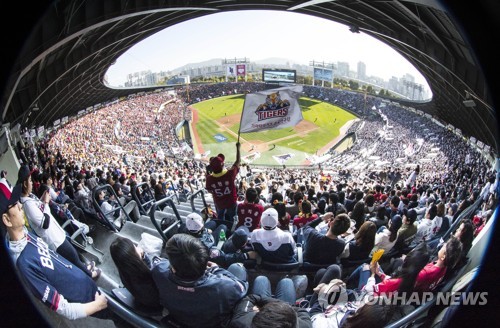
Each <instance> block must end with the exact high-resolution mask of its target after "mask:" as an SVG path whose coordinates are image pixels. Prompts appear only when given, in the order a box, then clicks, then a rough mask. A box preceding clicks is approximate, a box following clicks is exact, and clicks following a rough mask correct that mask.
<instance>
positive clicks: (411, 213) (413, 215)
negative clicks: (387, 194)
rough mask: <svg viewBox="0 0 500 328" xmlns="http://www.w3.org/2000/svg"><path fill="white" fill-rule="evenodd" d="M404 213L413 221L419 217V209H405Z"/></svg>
mask: <svg viewBox="0 0 500 328" xmlns="http://www.w3.org/2000/svg"><path fill="white" fill-rule="evenodd" d="M403 215H404V216H406V217H407V218H408V219H409V220H410V221H411V222H415V220H416V219H417V211H415V210H414V209H406V208H405V209H404V210H403Z"/></svg>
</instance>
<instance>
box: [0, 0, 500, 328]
mask: <svg viewBox="0 0 500 328" xmlns="http://www.w3.org/2000/svg"><path fill="white" fill-rule="evenodd" d="M12 5H13V6H14V9H17V10H18V11H19V12H20V11H21V10H22V12H23V21H22V24H18V25H12V23H11V22H7V21H6V22H5V23H4V28H5V30H6V31H9V33H7V34H8V37H9V40H7V39H6V40H5V42H4V43H5V45H6V47H5V53H6V54H5V55H6V56H7V57H6V58H4V62H3V63H4V66H5V67H6V69H5V71H4V73H5V74H4V75H5V80H4V84H3V85H2V86H3V88H2V89H3V97H2V98H1V99H2V106H1V107H0V108H1V109H2V117H1V121H2V132H1V134H0V140H1V143H0V145H1V153H0V171H1V172H0V212H1V215H2V224H1V225H0V226H1V229H0V231H1V232H2V238H4V239H3V240H4V242H3V243H1V245H0V251H1V257H0V258H1V260H2V264H1V267H2V274H3V275H2V278H3V279H2V292H3V293H4V295H5V301H4V302H2V305H1V306H0V309H1V310H2V319H1V322H2V324H1V325H2V326H3V327H33V326H36V327H67V328H86V327H110V328H112V327H116V328H142V327H148V328H153V327H158V328H163V327H166V328H170V327H175V328H178V327H183V328H184V327H191V328H198V327H199V328H205V327H207V328H212V327H213V328H216V327H269V326H275V327H283V328H285V327H300V328H302V327H313V328H323V327H389V328H396V327H421V328H423V327H457V326H461V325H463V323H464V322H480V323H481V324H483V325H485V326H497V325H498V324H497V322H498V321H497V320H496V316H497V315H498V313H500V312H499V311H496V309H497V308H498V307H497V303H498V301H497V300H496V299H495V298H494V295H495V294H494V289H493V288H494V286H496V285H495V282H496V281H497V280H498V279H497V277H496V274H495V273H496V272H498V271H497V269H498V261H497V260H496V257H497V256H496V255H497V254H496V244H497V243H498V242H499V241H498V238H497V237H496V235H495V234H494V232H495V230H498V229H497V228H498V227H497V225H498V222H497V219H498V210H499V204H498V200H499V198H500V197H499V194H500V183H499V181H498V180H499V178H500V160H499V158H500V157H499V150H500V147H499V143H498V140H499V139H498V121H497V112H496V107H497V106H498V105H499V103H498V99H497V98H498V97H497V94H496V93H495V92H494V90H493V89H490V88H491V86H492V85H493V83H494V81H493V78H495V79H497V78H498V76H494V74H492V73H491V70H487V69H485V68H488V67H490V66H488V65H491V62H489V61H488V60H489V58H490V57H489V56H491V55H495V54H497V53H498V49H497V48H494V47H493V46H492V45H494V44H496V42H495V41H496V40H495V35H494V33H493V34H492V33H491V31H495V30H498V28H499V26H498V22H499V20H498V17H497V15H498V13H499V12H498V10H496V9H498V6H495V5H494V4H492V3H490V0H482V1H478V2H475V3H474V4H467V5H465V4H459V3H457V2H456V1H432V0H431V1H424V2H422V1H413V0H410V1H401V0H393V1H367V0H360V1H305V2H304V1H292V0H290V1H282V0H271V1H265V2H262V1H231V0H229V1H189V2H182V1H166V2H165V1H148V2H144V1H125V2H123V1H122V2H117V1H112V0H104V1H75V0H66V1H48V4H45V3H44V2H43V1H42V2H37V3H36V4H35V3H33V4H30V8H29V9H30V10H27V9H26V8H24V7H26V6H25V4H22V3H12ZM22 6H24V7H22ZM37 9H40V10H39V11H38V10H37ZM9 10H12V9H9ZM259 10H262V11H264V10H272V11H273V12H277V11H281V12H286V13H293V14H301V15H309V16H313V17H316V18H321V19H326V20H330V21H332V22H337V23H340V24H343V25H345V27H346V28H348V29H349V31H351V32H352V33H354V34H358V33H363V34H366V35H368V36H371V37H372V38H374V39H376V40H377V41H380V42H383V43H385V44H386V45H388V46H389V47H391V48H392V49H394V50H395V51H396V52H397V53H399V54H400V55H401V56H402V57H403V58H404V59H406V60H407V61H408V62H409V63H410V64H412V65H413V66H414V67H415V68H416V69H417V70H418V72H420V73H421V74H422V76H423V77H424V78H425V80H426V82H427V83H428V86H429V88H430V90H431V93H432V97H431V98H430V99H423V98H422V97H420V98H418V97H417V98H415V97H410V96H409V95H410V94H411V93H412V92H411V91H413V96H414V95H415V93H416V92H417V93H418V91H419V90H420V93H421V92H422V89H421V88H420V86H419V85H417V84H416V83H414V82H412V81H409V80H407V79H405V80H404V81H403V80H402V81H403V82H401V83H402V85H403V87H404V88H405V89H404V90H403V91H404V92H406V93H405V94H403V93H404V92H403V93H399V92H392V93H390V92H388V91H387V92H385V90H383V89H382V88H381V87H380V84H381V82H380V81H378V80H376V79H372V81H368V82H367V85H368V86H367V85H364V86H363V87H361V86H359V83H358V82H360V81H361V79H356V78H354V77H351V76H349V72H347V73H346V74H345V75H344V76H343V77H345V79H346V81H342V80H341V79H339V80H335V83H334V76H333V72H334V71H333V65H331V67H330V68H328V67H329V66H328V65H325V63H324V62H322V63H315V61H314V60H313V61H312V64H311V65H310V66H314V67H309V70H308V73H306V74H305V76H301V78H300V79H299V78H298V72H299V70H298V69H297V70H296V69H295V67H294V68H293V69H291V67H292V66H291V65H288V66H287V68H283V67H274V66H273V65H272V64H268V63H266V64H265V66H264V67H263V68H261V67H260V66H259V68H255V67H257V65H256V64H255V63H252V62H250V60H248V58H247V57H245V58H243V59H238V58H235V59H234V60H233V59H229V60H228V59H223V60H221V62H220V63H217V64H215V65H214V66H213V67H216V68H214V69H213V70H212V69H211V68H210V69H207V72H211V73H214V72H213V71H216V72H215V73H216V75H217V74H218V75H217V76H216V77H215V78H214V76H208V74H205V73H206V72H205V71H203V70H202V69H201V68H200V69H198V68H197V69H194V68H191V67H188V66H189V65H187V66H186V68H185V71H184V72H188V73H186V74H185V75H184V76H180V75H179V76H177V75H175V76H170V77H171V79H170V80H169V79H168V78H169V76H168V74H170V73H171V72H161V74H164V75H163V77H164V80H162V81H164V82H161V83H159V82H158V83H157V84H155V83H156V82H152V81H153V78H152V77H151V76H152V74H149V73H151V72H149V73H147V74H146V73H145V74H144V75H141V74H142V73H141V74H139V73H135V74H129V75H128V76H127V79H128V82H131V81H133V80H134V79H135V80H134V81H136V80H138V79H142V78H144V81H145V83H144V84H143V85H132V83H129V84H126V86H124V87H123V86H122V87H113V86H111V85H110V84H109V83H108V80H107V76H108V75H107V72H108V70H109V69H110V68H112V67H113V65H115V64H116V63H117V60H118V59H119V58H120V56H122V55H124V54H126V53H127V51H129V50H131V49H132V48H133V46H134V45H137V44H139V43H140V42H142V41H145V40H147V39H148V38H149V37H151V36H153V35H155V34H156V33H158V32H160V31H162V30H164V29H167V28H173V27H179V26H183V25H182V23H184V22H187V21H191V20H196V19H201V18H203V17H208V16H209V15H214V16H216V15H218V14H230V13H234V12H235V11H259ZM291 17H292V16H291ZM477 21H480V22H481V24H472V23H475V22H477ZM274 23H276V22H274ZM283 23H285V22H283ZM286 23H287V24H290V23H293V19H291V21H287V22H286ZM7 24H8V25H7ZM478 25H480V26H478ZM207 28H208V27H207ZM273 29H274V26H273ZM193 33H196V32H193ZM273 33H274V32H273ZM18 34H19V36H18ZM354 34H353V35H354ZM210 41H211V42H225V40H223V38H218V36H217V35H214V38H213V40H212V39H211V40H210ZM301 42H303V43H302V44H300V45H299V46H304V47H311V48H312V50H311V53H313V52H314V47H320V46H321V45H310V44H308V43H306V41H301ZM277 44H278V43H277ZM161 46H162V47H167V48H168V49H170V50H171V51H172V52H175V51H176V50H175V49H176V48H175V46H176V44H175V41H174V40H172V42H171V43H168V42H167V44H162V45H161ZM280 46H282V47H283V45H280ZM285 48H286V47H285ZM203 50H204V49H202V48H197V47H196V44H195V43H193V48H192V49H191V51H200V52H202V51H203ZM285 50H287V51H288V50H289V49H288V48H287V49H285ZM365 51H370V50H365ZM11 52H12V54H11ZM485 54H487V56H486V55H485ZM207 56H208V55H207ZM497 57H498V56H497ZM250 70H252V72H251V73H252V74H255V75H254V76H259V78H258V79H254V78H253V77H252V78H251V79H250V78H249V79H248V81H247V75H246V74H247V73H248V72H249V71H250ZM195 71H196V72H198V73H196V74H198V75H199V76H198V75H196V74H195V73H193V72H195ZM202 71H203V72H204V73H202ZM159 74H160V73H159ZM228 74H229V78H228ZM231 74H232V75H231ZM301 74H302V73H301ZM195 75H196V76H195ZM146 77H147V78H146ZM224 77H225V79H224ZM395 79H396V78H393V79H391V81H392V82H394V80H395ZM146 80H147V81H146ZM193 80H194V81H193ZM169 81H173V82H172V83H169ZM128 82H127V83H128ZM365 82H366V81H365ZM363 83H364V82H363ZM419 88H420V89H419ZM387 89H388V90H389V88H387ZM391 90H393V89H391Z"/></svg>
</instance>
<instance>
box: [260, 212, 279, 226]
mask: <svg viewBox="0 0 500 328" xmlns="http://www.w3.org/2000/svg"><path fill="white" fill-rule="evenodd" d="M260 225H261V227H262V228H264V229H266V230H272V229H274V228H276V226H277V225H278V211H276V210H275V209H274V208H272V207H270V208H268V209H267V210H265V211H264V212H263V213H262V216H261V218H260Z"/></svg>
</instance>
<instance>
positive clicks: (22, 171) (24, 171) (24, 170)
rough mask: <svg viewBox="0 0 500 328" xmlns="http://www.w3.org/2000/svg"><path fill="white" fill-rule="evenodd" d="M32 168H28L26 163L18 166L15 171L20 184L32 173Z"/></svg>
mask: <svg viewBox="0 0 500 328" xmlns="http://www.w3.org/2000/svg"><path fill="white" fill-rule="evenodd" d="M33 171H34V170H30V169H29V167H28V165H23V166H21V167H20V168H19V172H18V173H17V183H16V184H22V183H23V182H24V181H26V180H27V179H28V177H29V176H30V175H31V173H33Z"/></svg>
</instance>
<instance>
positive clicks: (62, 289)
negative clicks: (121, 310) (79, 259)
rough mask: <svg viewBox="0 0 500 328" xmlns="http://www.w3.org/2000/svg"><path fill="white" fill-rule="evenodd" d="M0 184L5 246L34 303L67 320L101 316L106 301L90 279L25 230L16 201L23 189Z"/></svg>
mask: <svg viewBox="0 0 500 328" xmlns="http://www.w3.org/2000/svg"><path fill="white" fill-rule="evenodd" d="M0 184H1V186H0V215H1V217H2V220H1V221H2V227H1V228H2V231H5V230H4V229H6V231H7V234H6V236H5V239H4V241H5V246H6V247H7V248H8V251H9V254H10V256H11V258H12V261H13V263H14V264H15V265H16V267H17V269H18V270H19V272H20V273H21V274H22V275H23V276H24V281H25V282H26V283H27V285H28V287H29V290H31V292H32V293H33V295H34V296H35V297H36V299H38V300H40V301H41V302H42V303H43V304H45V305H47V306H48V307H50V309H52V310H54V311H55V312H56V313H58V314H60V315H62V316H64V317H66V318H68V319H70V320H74V319H79V318H84V317H87V316H90V315H95V316H98V315H101V314H104V312H101V311H102V310H104V309H105V308H106V307H107V299H106V297H105V296H104V295H102V294H100V293H99V292H98V290H97V285H96V284H95V282H94V281H93V280H92V279H91V278H90V277H89V275H88V274H87V273H86V272H84V271H82V270H81V269H80V268H79V267H77V266H76V265H74V264H73V263H71V262H70V261H68V260H67V259H66V258H64V257H63V256H62V255H60V254H57V253H56V252H54V251H52V250H51V249H50V248H49V245H47V243H45V242H44V241H43V240H42V238H40V237H38V236H36V235H35V234H32V233H30V232H28V231H27V230H26V227H25V219H24V217H25V213H24V211H23V205H22V204H21V203H20V201H19V200H20V195H21V189H22V186H21V185H20V184H18V185H16V186H15V187H14V188H13V189H11V188H9V186H8V185H7V184H6V183H4V182H0ZM46 197H47V198H50V195H49V194H48V193H47V196H46ZM69 247H72V246H71V245H69ZM4 269H5V268H4ZM11 296H12V295H11Z"/></svg>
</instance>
